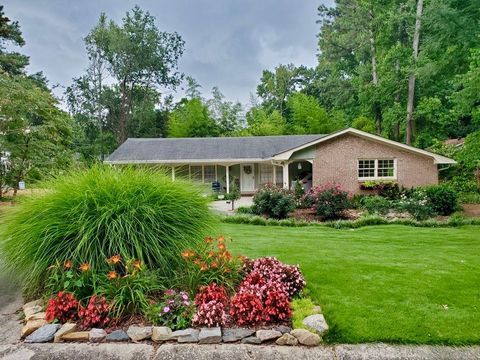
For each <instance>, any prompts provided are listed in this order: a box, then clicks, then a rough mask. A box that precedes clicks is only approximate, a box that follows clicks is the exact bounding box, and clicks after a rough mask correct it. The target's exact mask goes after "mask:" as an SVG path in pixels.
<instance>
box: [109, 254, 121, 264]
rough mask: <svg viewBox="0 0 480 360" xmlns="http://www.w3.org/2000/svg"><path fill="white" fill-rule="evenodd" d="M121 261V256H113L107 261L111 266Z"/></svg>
mask: <svg viewBox="0 0 480 360" xmlns="http://www.w3.org/2000/svg"><path fill="white" fill-rule="evenodd" d="M120 261H122V258H121V257H120V255H113V256H112V257H110V258H109V259H108V260H107V262H108V263H109V264H118V263H119V262H120Z"/></svg>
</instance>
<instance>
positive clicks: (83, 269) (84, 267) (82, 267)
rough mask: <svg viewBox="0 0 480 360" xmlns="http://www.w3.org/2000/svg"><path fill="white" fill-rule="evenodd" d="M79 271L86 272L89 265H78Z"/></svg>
mask: <svg viewBox="0 0 480 360" xmlns="http://www.w3.org/2000/svg"><path fill="white" fill-rule="evenodd" d="M79 269H80V270H81V271H83V272H86V271H88V270H90V265H89V264H88V263H83V264H82V265H80V267H79Z"/></svg>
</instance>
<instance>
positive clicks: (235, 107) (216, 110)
mask: <svg viewBox="0 0 480 360" xmlns="http://www.w3.org/2000/svg"><path fill="white" fill-rule="evenodd" d="M207 106H208V109H209V111H210V114H211V117H212V118H213V121H215V124H216V127H217V129H218V133H219V135H221V136H231V135H233V134H235V133H236V132H237V131H239V130H240V129H241V128H242V125H243V119H242V111H243V108H242V104H240V102H238V101H237V102H231V101H227V100H225V96H224V95H223V94H222V93H221V91H220V89H219V88H218V87H217V86H215V87H214V88H213V89H212V98H211V99H209V100H207Z"/></svg>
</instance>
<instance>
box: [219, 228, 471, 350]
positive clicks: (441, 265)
mask: <svg viewBox="0 0 480 360" xmlns="http://www.w3.org/2000/svg"><path fill="white" fill-rule="evenodd" d="M221 231H222V232H223V233H224V234H225V235H228V236H231V237H232V238H233V241H232V243H231V248H232V249H233V250H234V252H236V253H238V254H243V255H246V256H250V257H259V256H267V255H269V256H277V257H278V258H279V259H280V260H282V261H284V262H287V263H292V264H300V267H301V270H302V272H303V273H304V275H305V277H306V280H307V284H308V285H307V288H308V291H309V295H310V296H311V298H312V300H313V301H314V302H315V303H317V304H319V305H320V306H321V307H322V310H323V313H324V314H325V317H326V319H327V322H328V323H329V325H330V329H331V330H330V332H329V334H328V336H327V338H326V340H327V341H329V342H332V343H335V342H341V343H361V342H377V341H385V342H391V343H419V344H420V343H421V344H427V343H428V344H450V345H462V344H478V343H480V256H479V254H480V227H478V226H463V227H457V228H418V227H408V226H400V225H388V226H370V227H362V228H359V229H349V230H339V229H333V228H328V227H320V226H313V227H270V226H254V225H244V224H225V223H224V224H222V225H221Z"/></svg>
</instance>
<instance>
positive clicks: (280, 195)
mask: <svg viewBox="0 0 480 360" xmlns="http://www.w3.org/2000/svg"><path fill="white" fill-rule="evenodd" d="M293 210H295V199H294V197H293V196H292V194H290V192H288V191H287V190H284V189H282V188H280V187H277V186H275V185H271V184H267V185H265V186H264V187H263V188H262V189H260V190H258V191H257V192H256V193H255V195H254V196H253V206H252V211H253V212H254V213H255V214H257V215H265V216H267V217H272V218H275V219H284V218H286V217H287V215H288V214H289V213H291V212H292V211H293Z"/></svg>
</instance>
